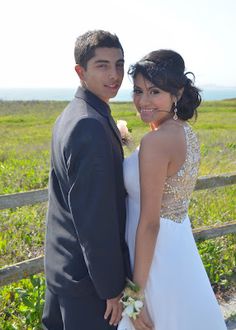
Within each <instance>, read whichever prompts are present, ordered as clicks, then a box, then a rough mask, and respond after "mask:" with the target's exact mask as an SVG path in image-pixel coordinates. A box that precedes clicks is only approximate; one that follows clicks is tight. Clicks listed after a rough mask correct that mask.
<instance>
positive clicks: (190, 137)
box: [161, 124, 200, 222]
mask: <svg viewBox="0 0 236 330" xmlns="http://www.w3.org/2000/svg"><path fill="white" fill-rule="evenodd" d="M183 128H184V132H185V141H186V158H185V161H184V163H183V165H182V166H181V168H180V170H179V171H178V172H177V173H176V174H175V175H173V176H170V177H168V178H167V179H166V182H165V187H164V192H163V197H162V205H161V217H163V218H168V219H171V220H173V221H175V222H182V221H183V219H184V218H185V216H186V214H187V212H188V206H189V200H190V197H191V194H192V192H193V189H194V187H195V184H196V180H197V176H198V168H199V163H200V148H199V142H198V139H197V136H196V134H195V133H194V132H193V131H192V129H191V127H190V126H189V125H188V124H185V125H183Z"/></svg>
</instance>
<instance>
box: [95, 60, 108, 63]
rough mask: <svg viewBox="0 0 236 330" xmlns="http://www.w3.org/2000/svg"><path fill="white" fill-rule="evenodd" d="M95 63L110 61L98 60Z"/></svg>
mask: <svg viewBox="0 0 236 330" xmlns="http://www.w3.org/2000/svg"><path fill="white" fill-rule="evenodd" d="M95 63H109V61H107V60H96V61H95Z"/></svg>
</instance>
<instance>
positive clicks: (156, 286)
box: [118, 123, 226, 330]
mask: <svg viewBox="0 0 236 330" xmlns="http://www.w3.org/2000/svg"><path fill="white" fill-rule="evenodd" d="M183 129H184V132H185V138H186V159H185V162H184V164H183V165H182V167H181V169H180V170H179V171H178V173H176V174H175V175H174V176H172V177H169V178H167V180H166V183H165V189H164V193H163V199H162V207H161V219H160V230H159V233H158V236H157V242H156V246H155V251H154V256H153V261H152V265H151V269H150V272H149V277H148V281H147V285H146V289H145V301H146V305H147V308H148V311H149V314H150V316H151V319H152V321H153V323H154V330H226V325H225V322H224V319H223V315H222V313H221V310H220V307H219V305H218V302H217V300H216V298H215V295H214V292H213V290H212V288H211V285H210V282H209V279H208V276H207V274H206V271H205V268H204V266H203V263H202V260H201V258H200V255H199V253H198V250H197V246H196V243H195V240H194V237H193V234H192V229H191V223H190V220H189V217H188V215H187V210H188V205H189V200H190V196H191V193H192V191H193V189H194V186H195V183H196V180H197V174H198V167H199V160H200V156H199V145H198V140H197V137H196V135H195V133H194V132H193V131H192V129H191V128H190V126H189V125H188V124H187V123H185V124H184V125H183ZM157 170H158V169H157ZM124 180H125V186H126V189H127V192H128V197H127V227H126V240H127V243H128V246H129V251H130V258H131V265H132V267H133V266H134V252H135V236H136V229H137V225H138V221H139V212H140V185H139V165H138V149H137V150H135V151H134V152H133V153H132V154H131V155H130V156H129V157H127V158H126V159H125V161H124ZM118 330H134V327H133V326H132V323H131V321H130V320H129V318H128V317H127V316H124V317H123V318H122V320H121V322H120V323H119V326H118Z"/></svg>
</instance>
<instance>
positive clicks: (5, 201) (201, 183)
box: [0, 173, 236, 210]
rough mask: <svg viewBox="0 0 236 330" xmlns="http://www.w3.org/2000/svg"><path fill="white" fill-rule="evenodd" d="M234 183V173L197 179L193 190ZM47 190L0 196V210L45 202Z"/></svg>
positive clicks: (235, 175) (235, 176)
mask: <svg viewBox="0 0 236 330" xmlns="http://www.w3.org/2000/svg"><path fill="white" fill-rule="evenodd" d="M235 183H236V173H230V174H221V175H215V176H202V177H200V178H198V180H197V183H196V187H195V190H203V189H210V188H218V187H223V186H227V185H231V184H235ZM47 200H48V190H47V189H40V190H33V191H28V192H22V193H17V194H9V195H0V210H3V209H9V208H15V207H20V206H25V205H33V204H36V203H42V202H46V201H47Z"/></svg>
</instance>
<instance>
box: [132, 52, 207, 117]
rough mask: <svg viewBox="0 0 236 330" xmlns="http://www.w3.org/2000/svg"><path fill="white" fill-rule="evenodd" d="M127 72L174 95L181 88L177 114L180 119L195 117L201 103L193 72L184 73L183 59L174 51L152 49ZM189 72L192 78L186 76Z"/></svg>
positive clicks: (176, 94)
mask: <svg viewBox="0 0 236 330" xmlns="http://www.w3.org/2000/svg"><path fill="white" fill-rule="evenodd" d="M128 74H129V75H130V76H131V77H132V79H134V78H135V77H136V76H137V75H138V74H142V75H143V76H144V78H145V79H147V80H148V81H150V82H151V83H153V84H154V85H155V86H156V87H158V88H160V89H162V90H164V91H166V92H168V93H170V94H172V95H175V96H176V97H178V92H179V90H180V89H181V88H183V94H182V96H181V98H180V99H179V100H178V102H177V115H178V117H179V118H180V119H182V120H188V119H191V118H192V117H193V116H195V118H196V117H197V110H196V109H197V107H198V106H199V105H200V103H201V95H200V89H199V88H197V87H196V86H194V78H195V77H194V74H193V73H192V72H186V73H185V64H184V60H183V58H182V57H181V56H180V55H179V54H178V53H176V52H175V51H173V50H167V49H160V50H156V51H153V52H151V53H149V54H148V55H146V56H144V57H143V58H142V59H141V60H140V61H138V62H137V63H135V64H134V65H131V66H130V68H129V70H128ZM189 74H191V75H192V76H193V79H190V78H189V77H188V75H189Z"/></svg>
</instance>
